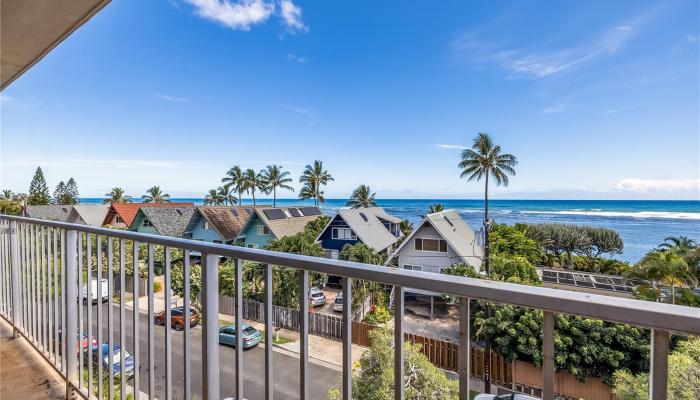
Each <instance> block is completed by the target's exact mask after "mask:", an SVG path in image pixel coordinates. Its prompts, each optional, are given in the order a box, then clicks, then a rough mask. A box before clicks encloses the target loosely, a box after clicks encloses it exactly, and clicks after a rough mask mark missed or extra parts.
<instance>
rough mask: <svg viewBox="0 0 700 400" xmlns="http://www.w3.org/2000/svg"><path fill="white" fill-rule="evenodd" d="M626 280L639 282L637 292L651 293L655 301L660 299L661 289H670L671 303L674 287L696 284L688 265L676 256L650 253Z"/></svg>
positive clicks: (674, 296)
mask: <svg viewBox="0 0 700 400" xmlns="http://www.w3.org/2000/svg"><path fill="white" fill-rule="evenodd" d="M626 277H627V279H630V280H633V281H634V280H638V281H641V282H642V284H640V285H638V290H639V289H642V290H646V291H651V292H652V293H653V294H654V296H655V298H656V301H659V300H660V299H661V287H663V286H667V287H668V286H670V287H671V302H672V303H673V304H675V303H676V287H677V286H681V287H683V286H690V287H694V286H696V285H697V284H698V280H697V279H696V278H695V276H693V273H692V271H691V269H690V267H689V266H688V263H687V262H686V261H685V260H684V259H683V257H681V256H680V255H678V254H674V253H671V252H668V251H665V252H662V251H652V252H650V253H648V254H647V255H646V256H644V258H643V259H642V261H640V262H639V264H638V265H637V266H636V267H635V268H634V269H633V270H631V271H630V272H628V273H627V275H626Z"/></svg>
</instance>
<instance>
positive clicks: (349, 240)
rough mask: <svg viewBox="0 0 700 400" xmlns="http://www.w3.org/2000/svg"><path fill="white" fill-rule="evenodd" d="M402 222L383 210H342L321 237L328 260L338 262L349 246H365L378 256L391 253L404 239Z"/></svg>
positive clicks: (320, 240)
mask: <svg viewBox="0 0 700 400" xmlns="http://www.w3.org/2000/svg"><path fill="white" fill-rule="evenodd" d="M400 224H401V219H400V218H396V217H394V216H393V215H390V214H388V213H387V212H386V211H384V209H383V208H381V207H369V208H341V209H340V210H338V213H337V214H336V215H335V217H333V218H332V219H331V221H330V222H329V223H328V225H326V227H325V228H324V229H323V231H321V234H319V236H318V239H317V241H318V242H320V243H321V247H323V250H324V256H325V257H326V258H333V259H338V258H339V257H340V251H341V250H342V249H343V247H344V246H345V245H347V244H349V245H354V244H356V243H364V244H366V245H367V246H369V247H371V248H372V249H374V250H375V251H376V252H378V253H386V254H389V253H391V251H392V249H393V246H394V244H395V243H396V242H397V241H398V240H399V238H400V237H401V229H400Z"/></svg>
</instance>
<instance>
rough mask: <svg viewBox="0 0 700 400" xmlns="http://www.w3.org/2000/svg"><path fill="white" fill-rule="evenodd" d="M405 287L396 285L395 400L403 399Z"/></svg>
mask: <svg viewBox="0 0 700 400" xmlns="http://www.w3.org/2000/svg"><path fill="white" fill-rule="evenodd" d="M403 304H404V288H403V287H401V286H394V400H403V394H404V391H403Z"/></svg>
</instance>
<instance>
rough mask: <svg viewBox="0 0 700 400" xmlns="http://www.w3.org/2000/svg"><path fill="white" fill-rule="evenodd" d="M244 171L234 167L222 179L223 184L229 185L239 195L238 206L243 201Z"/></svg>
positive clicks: (236, 166)
mask: <svg viewBox="0 0 700 400" xmlns="http://www.w3.org/2000/svg"><path fill="white" fill-rule="evenodd" d="M243 180H244V177H243V170H242V169H241V167H239V166H238V165H234V166H233V167H231V169H229V170H228V171H227V172H226V176H225V177H224V178H223V179H221V183H224V184H229V185H231V186H232V188H233V190H234V191H235V192H236V193H238V204H241V202H242V201H243V198H242V196H243V192H245V189H243Z"/></svg>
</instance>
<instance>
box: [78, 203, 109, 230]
mask: <svg viewBox="0 0 700 400" xmlns="http://www.w3.org/2000/svg"><path fill="white" fill-rule="evenodd" d="M108 211H109V205H107V204H76V205H74V206H73V208H72V209H71V210H70V212H69V213H68V222H70V223H73V224H84V225H92V226H102V222H103V221H104V220H105V217H106V216H107V212H108Z"/></svg>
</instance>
